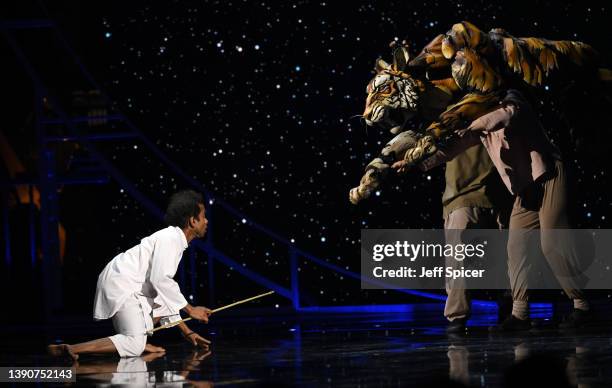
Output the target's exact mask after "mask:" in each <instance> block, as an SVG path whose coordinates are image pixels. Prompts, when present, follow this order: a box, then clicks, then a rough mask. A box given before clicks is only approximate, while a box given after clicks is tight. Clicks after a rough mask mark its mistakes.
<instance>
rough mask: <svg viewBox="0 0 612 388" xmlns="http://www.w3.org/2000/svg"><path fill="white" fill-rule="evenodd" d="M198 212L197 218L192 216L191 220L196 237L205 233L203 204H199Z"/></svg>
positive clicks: (206, 221)
mask: <svg viewBox="0 0 612 388" xmlns="http://www.w3.org/2000/svg"><path fill="white" fill-rule="evenodd" d="M198 206H199V207H200V213H199V214H198V218H192V220H193V223H192V225H193V229H194V231H195V235H196V237H197V238H201V237H204V235H205V234H206V229H207V228H208V220H207V219H206V209H205V208H204V205H202V204H199V205H198Z"/></svg>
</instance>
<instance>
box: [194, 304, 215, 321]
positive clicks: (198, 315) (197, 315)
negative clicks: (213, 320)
mask: <svg viewBox="0 0 612 388" xmlns="http://www.w3.org/2000/svg"><path fill="white" fill-rule="evenodd" d="M210 314H212V311H211V310H210V309H209V308H206V307H204V306H195V307H193V308H192V309H191V310H189V316H190V317H191V318H193V319H197V320H198V321H202V322H205V323H208V317H209V316H210Z"/></svg>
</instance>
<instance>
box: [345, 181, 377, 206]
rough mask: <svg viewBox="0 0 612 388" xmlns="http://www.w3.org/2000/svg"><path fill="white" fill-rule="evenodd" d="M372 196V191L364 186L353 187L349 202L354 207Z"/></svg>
mask: <svg viewBox="0 0 612 388" xmlns="http://www.w3.org/2000/svg"><path fill="white" fill-rule="evenodd" d="M370 194H372V189H371V188H369V187H366V186H363V185H359V186H357V187H353V188H352V189H351V191H350V192H349V201H351V203H352V204H353V205H357V204H358V203H359V202H361V201H362V200H364V199H367V198H368V197H369V196H370Z"/></svg>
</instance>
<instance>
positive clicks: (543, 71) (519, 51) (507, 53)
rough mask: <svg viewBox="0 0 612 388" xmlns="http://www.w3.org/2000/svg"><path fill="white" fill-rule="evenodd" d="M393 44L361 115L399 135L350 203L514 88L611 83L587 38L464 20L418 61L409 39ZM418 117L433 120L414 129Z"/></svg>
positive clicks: (352, 194)
mask: <svg viewBox="0 0 612 388" xmlns="http://www.w3.org/2000/svg"><path fill="white" fill-rule="evenodd" d="M391 47H392V49H393V62H392V63H391V64H389V63H387V62H385V61H384V60H383V59H380V58H379V59H377V60H376V62H375V75H374V78H373V79H371V80H370V82H369V83H368V85H367V88H366V93H367V97H366V104H365V110H364V112H363V114H362V117H363V119H364V120H365V123H366V125H368V126H371V127H378V128H381V129H383V130H389V131H390V132H391V133H392V134H394V135H396V137H395V138H393V139H392V140H391V141H390V142H389V143H388V144H387V145H386V146H385V147H384V148H383V150H382V152H381V153H380V155H379V156H378V157H377V158H375V159H374V160H372V161H371V162H370V163H369V164H368V165H367V166H366V169H365V174H364V175H363V177H362V178H361V181H360V184H359V186H357V187H354V188H353V189H351V190H350V192H349V200H350V201H351V203H353V204H357V203H359V202H360V201H362V200H363V199H366V198H368V197H369V196H370V194H371V193H372V192H374V191H375V190H376V189H377V188H378V187H379V186H380V184H381V182H382V181H383V180H384V178H385V177H386V176H387V175H388V174H389V170H390V167H391V165H392V164H393V163H395V162H398V161H404V162H405V165H407V166H411V165H414V164H416V163H418V162H419V161H421V160H423V159H424V158H426V157H427V156H429V155H431V154H432V153H433V152H435V151H436V150H437V146H436V144H439V143H440V142H443V141H444V140H446V139H449V138H450V137H453V136H455V132H456V131H457V130H460V129H462V128H465V127H466V126H467V125H468V124H469V123H470V122H472V121H474V120H475V119H477V118H478V117H480V116H482V115H484V114H486V113H489V112H491V111H493V110H495V109H497V108H498V107H499V104H500V101H501V98H502V95H503V94H504V93H505V91H506V90H508V89H510V88H514V89H519V90H525V91H527V92H528V93H531V91H532V90H534V89H539V88H544V87H546V85H547V84H548V83H550V82H557V83H563V82H567V80H572V82H574V83H575V82H585V83H586V82H590V83H592V84H598V85H599V84H605V85H606V87H609V85H610V84H611V83H612V71H610V70H609V69H604V68H599V67H598V54H597V52H596V51H595V50H594V49H593V48H592V47H591V46H589V45H587V44H585V43H582V42H576V41H567V40H561V41H555V40H547V39H542V38H533V37H527V38H516V37H514V36H512V35H510V34H508V33H507V32H506V31H505V30H503V29H500V28H495V29H492V30H491V31H489V32H488V33H485V32H484V31H482V30H480V29H478V28H477V27H476V26H474V25H473V24H471V23H469V22H465V21H464V22H461V23H457V24H455V25H453V26H452V28H451V30H449V31H448V32H447V33H446V34H440V35H438V36H437V37H436V38H434V39H433V40H432V41H431V42H430V43H429V44H428V45H426V46H425V47H424V48H423V50H422V51H421V52H420V53H419V55H417V56H416V57H415V58H414V59H411V58H410V54H409V51H408V45H407V43H406V42H405V41H404V42H402V43H401V44H400V45H397V44H396V42H392V43H391ZM605 98H607V99H609V98H610V97H609V96H605ZM609 101H610V103H611V104H612V100H609ZM415 119H420V120H421V121H423V122H426V123H427V122H429V123H430V124H429V125H427V124H426V126H424V127H423V128H415V127H411V123H412V122H413V121H415Z"/></svg>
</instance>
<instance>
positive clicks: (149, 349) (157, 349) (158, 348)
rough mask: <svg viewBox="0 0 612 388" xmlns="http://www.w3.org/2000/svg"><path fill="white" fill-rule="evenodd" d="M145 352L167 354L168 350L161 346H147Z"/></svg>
mask: <svg viewBox="0 0 612 388" xmlns="http://www.w3.org/2000/svg"><path fill="white" fill-rule="evenodd" d="M144 351H145V352H147V353H159V352H165V351H166V349H164V348H162V347H161V346H155V345H151V344H147V346H145V350H144Z"/></svg>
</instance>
